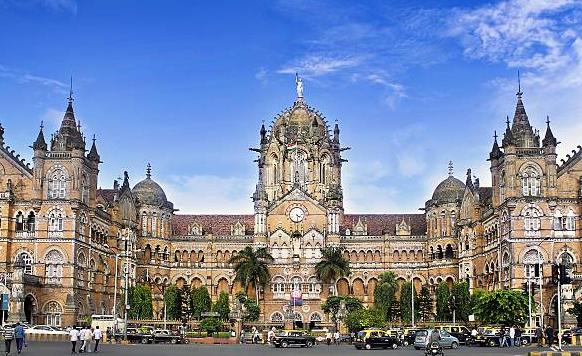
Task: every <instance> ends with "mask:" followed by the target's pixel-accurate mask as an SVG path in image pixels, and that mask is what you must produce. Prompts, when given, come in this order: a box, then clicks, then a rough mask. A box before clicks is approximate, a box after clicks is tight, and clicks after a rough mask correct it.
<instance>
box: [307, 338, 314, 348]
mask: <svg viewBox="0 0 582 356" xmlns="http://www.w3.org/2000/svg"><path fill="white" fill-rule="evenodd" d="M305 346H307V347H312V346H313V341H311V340H309V341H307V342H306V343H305Z"/></svg>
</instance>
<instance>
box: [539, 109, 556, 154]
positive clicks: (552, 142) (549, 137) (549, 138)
mask: <svg viewBox="0 0 582 356" xmlns="http://www.w3.org/2000/svg"><path fill="white" fill-rule="evenodd" d="M546 125H547V128H546V135H545V136H544V139H543V140H542V145H543V146H544V147H548V146H554V147H556V146H557V145H558V140H556V137H554V133H553V132H552V129H551V128H550V116H549V115H548V116H547V117H546Z"/></svg>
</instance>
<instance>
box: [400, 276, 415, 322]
mask: <svg viewBox="0 0 582 356" xmlns="http://www.w3.org/2000/svg"><path fill="white" fill-rule="evenodd" d="M412 289H413V287H412V283H410V282H406V283H404V284H402V287H401V288H400V315H401V317H402V321H403V322H405V323H410V322H412V320H411V315H412V302H411V300H412ZM418 309H419V308H418V296H417V294H416V289H414V320H418V317H419V312H418Z"/></svg>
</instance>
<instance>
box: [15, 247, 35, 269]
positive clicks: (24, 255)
mask: <svg viewBox="0 0 582 356" xmlns="http://www.w3.org/2000/svg"><path fill="white" fill-rule="evenodd" d="M17 260H18V261H19V262H21V263H22V264H23V265H24V273H26V274H32V255H31V254H30V253H28V252H26V251H22V252H20V253H19V254H18V257H17Z"/></svg>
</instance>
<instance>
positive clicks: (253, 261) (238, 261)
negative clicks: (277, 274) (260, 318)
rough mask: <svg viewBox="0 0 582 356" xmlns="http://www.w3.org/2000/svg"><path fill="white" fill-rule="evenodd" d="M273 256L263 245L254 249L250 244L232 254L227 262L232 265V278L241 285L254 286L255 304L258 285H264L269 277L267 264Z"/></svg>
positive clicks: (271, 261)
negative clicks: (233, 275) (233, 272)
mask: <svg viewBox="0 0 582 356" xmlns="http://www.w3.org/2000/svg"><path fill="white" fill-rule="evenodd" d="M273 261H274V259H273V256H271V254H270V253H269V251H267V249H266V248H265V247H259V248H257V249H256V250H254V249H253V247H252V246H247V247H245V248H244V249H243V250H242V251H240V252H239V253H238V254H236V255H233V256H232V257H231V258H230V260H229V261H228V262H229V263H231V264H233V265H234V271H235V274H236V275H235V277H234V280H235V281H238V282H240V284H241V285H243V286H249V285H252V286H253V287H254V288H255V296H256V302H257V305H258V304H259V287H263V288H264V287H265V285H266V284H267V281H269V280H270V279H271V274H270V273H269V264H271V263H273Z"/></svg>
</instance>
